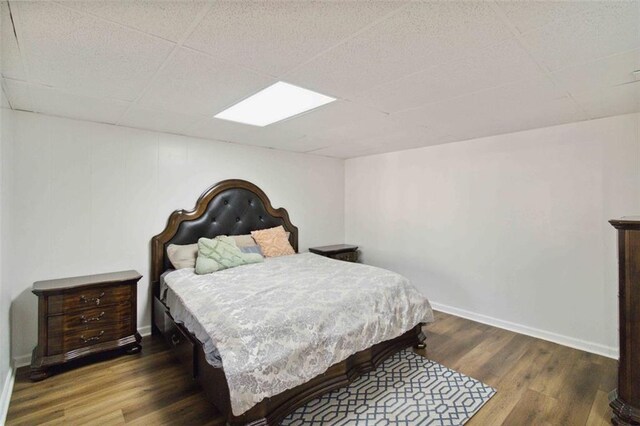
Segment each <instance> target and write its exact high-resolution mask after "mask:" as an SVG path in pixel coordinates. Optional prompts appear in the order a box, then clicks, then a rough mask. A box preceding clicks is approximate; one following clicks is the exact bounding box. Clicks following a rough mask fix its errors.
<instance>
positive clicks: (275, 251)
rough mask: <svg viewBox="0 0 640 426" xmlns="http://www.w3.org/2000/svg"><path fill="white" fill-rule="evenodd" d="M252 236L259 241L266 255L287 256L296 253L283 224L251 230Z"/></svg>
mask: <svg viewBox="0 0 640 426" xmlns="http://www.w3.org/2000/svg"><path fill="white" fill-rule="evenodd" d="M251 236H252V237H253V239H254V240H256V243H258V245H259V246H260V250H262V254H264V256H265V257H277V256H286V255H289V254H295V253H296V252H295V250H294V249H293V247H291V244H290V243H289V238H288V237H287V233H286V232H285V230H284V228H283V227H282V226H276V227H275V228H269V229H262V230H260V231H251Z"/></svg>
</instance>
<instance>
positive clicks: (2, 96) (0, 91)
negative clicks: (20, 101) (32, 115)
mask: <svg viewBox="0 0 640 426" xmlns="http://www.w3.org/2000/svg"><path fill="white" fill-rule="evenodd" d="M0 100H1V101H0V102H1V104H0V106H1V107H2V108H11V105H9V101H8V100H7V97H6V96H5V94H4V88H0Z"/></svg>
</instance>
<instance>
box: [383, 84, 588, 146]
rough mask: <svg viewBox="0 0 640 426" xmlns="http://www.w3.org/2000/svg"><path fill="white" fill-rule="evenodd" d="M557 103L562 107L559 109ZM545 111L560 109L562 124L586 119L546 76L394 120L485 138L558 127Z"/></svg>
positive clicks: (435, 106) (451, 100) (448, 102)
mask: <svg viewBox="0 0 640 426" xmlns="http://www.w3.org/2000/svg"><path fill="white" fill-rule="evenodd" d="M558 100H561V101H558ZM556 104H560V107H558V106H556ZM545 108H549V110H550V111H552V110H553V109H554V108H556V109H560V110H561V111H560V112H562V115H561V116H559V117H558V118H559V119H560V121H563V120H564V119H565V117H567V116H569V115H571V114H572V115H571V116H572V117H573V118H574V119H575V120H582V119H585V118H587V117H586V116H584V115H583V114H582V115H581V114H580V111H578V110H577V108H576V105H575V103H573V102H572V101H571V100H570V99H569V98H568V97H567V96H566V94H565V92H563V91H562V90H559V89H558V88H557V87H556V86H555V85H554V84H553V82H551V81H550V80H549V79H548V78H547V77H544V78H535V79H531V80H527V81H522V82H517V83H514V84H510V85H506V86H502V87H498V88H494V89H489V90H485V91H482V92H476V93H473V94H470V95H466V96H461V97H458V98H454V99H449V100H446V101H443V102H436V103H433V104H429V105H425V106H423V107H419V108H416V109H412V110H407V111H402V112H399V113H397V114H392V115H391V117H392V118H394V119H397V120H400V121H403V122H406V123H411V124H418V125H423V126H426V127H429V128H432V129H437V130H438V131H439V132H440V133H442V134H446V135H453V136H455V137H464V138H472V137H480V136H486V135H487V134H490V131H491V129H494V130H495V131H497V132H500V133H504V132H505V131H506V129H512V131H518V130H524V129H527V128H532V127H544V126H549V125H553V124H558V123H557V122H556V121H554V120H553V117H552V115H544V114H541V113H540V112H539V111H540V110H542V111H544V110H545ZM563 111H568V112H566V113H564V112H563ZM532 117H538V118H539V122H537V123H536V122H535V120H533V119H532ZM565 122H566V121H565Z"/></svg>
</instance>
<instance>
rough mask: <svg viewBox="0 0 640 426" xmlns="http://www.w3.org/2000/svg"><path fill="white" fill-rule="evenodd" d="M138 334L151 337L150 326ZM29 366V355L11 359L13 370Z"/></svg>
mask: <svg viewBox="0 0 640 426" xmlns="http://www.w3.org/2000/svg"><path fill="white" fill-rule="evenodd" d="M138 333H140V336H142V337H146V336H151V326H150V325H145V326H143V327H139V328H138ZM30 364H31V354H26V355H20V356H15V357H13V365H14V366H15V368H20V367H26V366H27V365H30ZM0 424H1V423H0Z"/></svg>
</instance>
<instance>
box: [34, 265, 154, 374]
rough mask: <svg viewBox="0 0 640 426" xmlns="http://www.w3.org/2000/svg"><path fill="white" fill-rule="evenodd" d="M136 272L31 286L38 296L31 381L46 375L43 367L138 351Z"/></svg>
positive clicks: (53, 281)
mask: <svg viewBox="0 0 640 426" xmlns="http://www.w3.org/2000/svg"><path fill="white" fill-rule="evenodd" d="M140 278H142V276H141V275H140V274H139V273H138V272H136V271H122V272H113V273H109V274H99V275H88V276H83V277H73V278H62V279H57V280H48V281H38V282H35V283H33V290H32V291H33V293H34V294H35V295H36V296H38V346H36V348H35V349H34V350H33V355H32V357H31V380H33V381H38V380H42V379H45V378H47V377H48V376H49V371H48V369H49V367H51V366H54V365H59V364H66V363H67V362H69V361H72V360H74V359H77V358H82V357H85V356H88V355H93V354H97V353H102V352H106V351H111V350H115V349H123V350H127V351H128V352H129V353H137V352H139V351H140V349H141V346H140V340H141V337H140V334H138V330H137V302H136V300H137V284H138V280H140Z"/></svg>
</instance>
